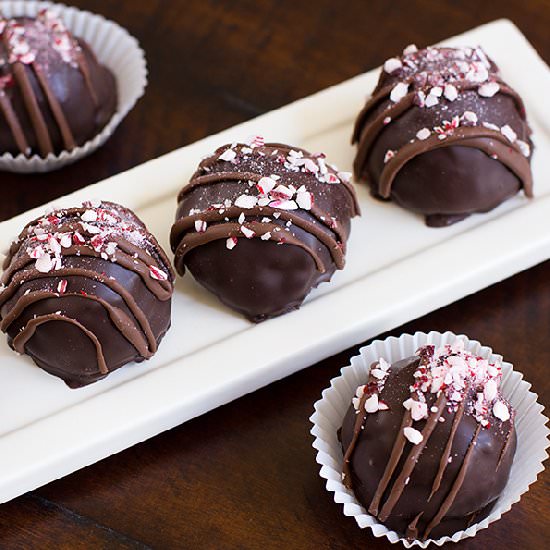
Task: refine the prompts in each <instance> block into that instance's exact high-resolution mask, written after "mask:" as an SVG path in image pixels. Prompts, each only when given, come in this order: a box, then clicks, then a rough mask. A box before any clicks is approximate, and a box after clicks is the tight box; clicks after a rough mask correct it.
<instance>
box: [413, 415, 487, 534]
mask: <svg viewBox="0 0 550 550" xmlns="http://www.w3.org/2000/svg"><path fill="white" fill-rule="evenodd" d="M480 430H481V424H479V423H478V425H477V427H476V431H475V432H474V436H473V437H472V440H471V441H470V445H469V446H468V450H467V451H466V455H465V456H464V460H463V461H462V465H461V466H460V470H459V471H458V474H457V476H456V478H455V480H454V482H453V485H452V487H451V489H450V491H449V493H448V494H447V496H446V497H445V500H444V501H443V502H442V503H441V506H440V508H439V510H438V511H437V513H436V514H435V516H434V517H433V518H432V520H431V521H430V523H428V526H427V527H426V530H425V531H424V534H423V538H424V539H427V538H428V536H429V535H430V533H431V531H432V530H433V528H434V527H435V526H436V525H439V523H440V522H441V520H442V519H443V517H445V514H446V513H447V512H448V511H449V509H450V507H451V506H452V504H453V502H454V500H455V498H456V495H457V494H458V492H459V491H460V487H461V486H462V484H463V483H464V478H465V477H466V471H467V470H468V466H469V465H470V457H471V455H472V453H473V451H474V449H475V445H476V442H477V437H478V435H479V431H480Z"/></svg>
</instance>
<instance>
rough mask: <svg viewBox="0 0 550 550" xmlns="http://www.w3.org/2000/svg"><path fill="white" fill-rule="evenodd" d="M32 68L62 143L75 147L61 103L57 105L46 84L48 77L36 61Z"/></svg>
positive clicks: (66, 146) (67, 146)
mask: <svg viewBox="0 0 550 550" xmlns="http://www.w3.org/2000/svg"><path fill="white" fill-rule="evenodd" d="M32 68H33V69H34V73H35V74H36V78H37V80H38V82H39V83H40V86H41V88H42V91H43V92H44V96H45V97H46V99H47V101H48V104H49V106H50V109H51V111H52V114H53V116H54V118H55V121H56V122H57V126H58V127H59V131H60V133H61V138H62V139H63V145H64V146H65V149H68V150H69V151H70V150H71V149H74V147H76V143H75V141H74V137H73V133H72V132H71V129H70V127H69V123H68V122H67V119H66V118H65V115H64V114H63V110H62V109H61V105H59V101H57V98H56V97H55V94H54V93H53V91H52V89H51V88H50V85H49V84H48V79H47V77H46V75H45V74H44V72H43V71H42V69H41V68H40V66H39V65H38V63H33V64H32Z"/></svg>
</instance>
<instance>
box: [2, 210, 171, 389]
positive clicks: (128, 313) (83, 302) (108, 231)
mask: <svg viewBox="0 0 550 550" xmlns="http://www.w3.org/2000/svg"><path fill="white" fill-rule="evenodd" d="M94 216H97V220H93V219H92V218H94ZM84 220H88V221H84ZM90 220H91V221H90ZM43 235H45V236H53V238H54V239H55V242H54V243H51V244H50V241H49V240H48V239H44V240H43V241H39V240H37V239H42V238H43ZM37 245H38V246H40V247H41V250H42V252H44V251H45V252H46V253H47V254H48V255H49V256H51V258H52V260H55V259H56V258H59V263H58V265H55V264H54V265H52V266H51V267H50V269H47V267H49V266H46V268H44V266H41V265H39V264H38V263H37V262H39V260H38V259H34V257H31V256H30V254H33V255H36V247H37ZM33 251H34V252H33ZM55 251H57V254H54V252H55ZM4 269H5V272H4V274H3V277H2V283H3V285H5V286H4V288H3V290H2V293H1V294H0V315H1V318H2V325H1V328H2V330H3V331H4V332H7V334H8V342H9V344H10V346H12V347H14V348H15V349H16V350H18V351H20V352H24V353H26V354H27V355H29V356H30V357H32V359H33V360H34V362H35V363H36V364H37V365H38V366H39V367H41V368H42V369H44V370H45V371H47V372H49V373H50V374H53V375H55V376H58V377H59V378H62V379H63V380H64V381H65V382H66V383H67V384H68V385H69V386H71V387H79V386H84V385H86V384H90V383H92V382H95V381H96V380H99V379H100V378H104V377H105V376H107V374H108V373H109V372H111V371H113V370H115V369H118V368H119V367H121V366H123V365H125V364H126V363H129V362H130V361H142V360H144V359H148V358H150V357H151V356H152V355H153V354H154V353H155V351H156V349H157V346H158V343H159V342H160V340H161V339H162V337H163V336H164V334H165V333H166V331H167V330H168V328H169V327H170V305H171V295H172V290H173V278H174V275H173V273H172V271H171V268H170V265H169V261H168V259H167V258H166V255H165V253H164V252H163V251H162V249H161V247H160V245H159V244H158V243H157V241H156V240H155V238H154V237H153V236H152V235H151V234H150V233H149V232H148V231H147V229H146V228H145V226H144V225H143V223H142V222H141V221H140V220H139V219H138V218H137V217H136V216H135V215H134V214H133V213H132V212H131V211H129V210H127V209H126V208H124V207H122V206H119V205H116V204H114V203H105V202H103V203H101V204H99V205H98V206H92V205H90V204H86V205H84V206H83V208H73V209H68V210H57V211H54V212H53V213H52V214H49V215H47V216H45V217H43V218H39V219H37V220H35V221H34V222H31V223H30V224H29V225H27V226H26V227H25V229H24V230H23V231H22V233H21V235H20V236H19V238H18V239H17V240H16V241H14V243H13V244H12V246H11V249H10V252H9V254H8V257H7V258H6V261H5V264H4ZM54 321H55V322H54ZM36 323H38V324H36ZM35 324H36V326H34V325H35ZM33 329H35V330H34V332H33Z"/></svg>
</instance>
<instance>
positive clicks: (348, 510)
mask: <svg viewBox="0 0 550 550" xmlns="http://www.w3.org/2000/svg"><path fill="white" fill-rule="evenodd" d="M456 338H460V339H463V340H464V343H465V348H466V349H467V350H469V351H472V352H474V353H475V354H477V355H480V356H482V357H484V358H487V359H489V360H490V361H496V360H498V361H501V362H502V357H501V356H500V355H496V354H494V353H493V351H492V350H491V348H488V347H486V346H482V345H481V344H480V343H479V342H476V341H474V340H469V339H468V337H466V336H464V335H460V336H457V335H455V334H453V333H452V332H445V333H444V334H442V333H440V332H430V333H429V334H426V333H423V332H417V333H415V334H414V335H411V334H404V335H402V336H401V337H400V338H395V337H393V336H392V337H390V338H387V339H386V340H376V341H374V342H372V343H371V344H370V345H368V346H365V347H363V348H361V349H360V350H359V355H357V356H355V357H353V358H352V359H351V365H350V366H348V367H345V368H343V369H342V371H341V373H342V374H341V375H340V376H338V377H336V378H333V379H332V380H331V384H330V387H329V388H327V389H326V390H324V391H323V393H322V398H321V399H320V400H319V401H317V403H315V413H314V414H313V416H312V417H311V419H310V420H311V422H312V423H313V428H312V429H311V433H312V434H313V435H314V436H315V441H314V442H313V447H314V448H315V449H317V463H318V464H320V465H321V470H320V472H319V474H320V476H321V477H322V478H323V479H326V480H327V483H326V488H327V491H329V492H331V493H334V501H335V502H337V503H341V504H343V505H344V510H343V511H344V515H346V516H352V517H354V518H355V521H356V522H357V524H358V525H359V527H361V528H362V529H364V528H366V527H368V528H370V529H371V531H372V533H373V535H374V536H375V537H386V538H387V539H388V540H389V541H390V542H391V543H396V542H401V543H403V545H404V546H405V547H406V548H410V547H412V546H420V547H421V548H426V547H427V546H428V545H429V544H430V543H434V544H436V545H438V546H441V545H442V544H444V543H446V542H449V541H452V542H458V541H460V540H462V539H465V538H468V537H473V536H474V535H475V534H476V533H477V532H478V531H479V530H480V529H485V528H486V527H488V525H489V524H490V523H492V522H493V521H497V520H498V519H500V517H501V516H502V514H504V513H505V512H507V511H508V510H510V508H511V507H512V504H514V503H515V502H518V501H519V499H520V498H521V495H522V494H523V493H525V491H527V489H528V488H529V485H530V484H531V483H533V482H534V481H535V480H536V479H537V475H538V474H539V473H540V472H541V471H542V470H543V469H544V467H543V462H544V460H545V459H546V458H548V455H547V453H546V449H547V448H548V446H549V445H550V441H549V440H548V434H549V433H550V430H548V428H547V427H546V422H548V418H546V417H545V416H544V415H543V414H542V411H543V409H544V407H543V406H542V405H541V404H540V403H537V394H535V393H533V392H531V391H529V389H530V387H531V384H529V383H528V382H526V381H525V380H523V375H522V374H521V373H519V372H517V371H514V370H513V368H512V365H511V364H510V363H506V362H502V373H503V376H502V384H501V391H502V394H503V395H504V396H505V397H506V399H507V400H508V401H509V402H510V404H511V405H512V407H514V409H515V410H516V417H515V425H516V430H517V437H518V443H517V450H516V454H515V456H514V462H513V465H512V470H511V472H510V478H509V480H508V483H507V484H506V487H505V489H504V491H503V493H502V495H501V496H500V498H499V499H498V501H497V502H496V503H495V506H494V508H493V510H492V512H491V514H490V515H489V516H488V517H486V518H485V519H484V520H483V521H480V522H479V523H476V524H474V525H472V526H470V527H469V528H468V529H466V530H463V531H457V532H456V533H454V534H453V535H452V536H451V537H449V536H445V537H441V538H439V539H427V540H426V541H423V542H422V541H418V540H415V541H413V542H409V541H407V540H406V539H404V538H403V537H401V536H400V535H399V534H398V533H396V532H395V531H392V530H390V529H388V528H386V527H385V526H384V525H382V524H381V523H380V522H379V521H378V520H377V519H376V518H375V517H373V516H371V515H370V514H368V513H367V511H366V510H365V508H364V507H363V506H362V505H361V504H359V502H358V501H357V500H356V498H355V495H354V494H353V491H351V490H349V489H347V488H346V487H345V486H344V484H343V483H342V463H343V455H342V448H341V446H340V443H339V441H338V438H337V430H338V429H339V428H340V427H341V426H342V421H343V418H344V415H345V413H346V411H347V409H348V407H349V405H350V403H351V399H352V397H353V396H354V395H355V390H356V389H357V387H358V386H359V385H361V384H364V383H365V381H366V380H367V379H368V374H369V370H370V365H371V364H372V363H373V362H375V361H378V359H379V358H380V357H383V358H384V359H386V360H387V361H388V362H389V363H393V362H395V361H398V360H399V359H404V358H406V357H410V356H411V355H414V353H415V351H416V350H417V349H418V348H419V347H421V346H423V345H425V344H435V345H436V346H441V345H445V344H450V343H452V342H454V340H455V339H456Z"/></svg>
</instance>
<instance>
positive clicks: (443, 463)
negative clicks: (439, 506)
mask: <svg viewBox="0 0 550 550" xmlns="http://www.w3.org/2000/svg"><path fill="white" fill-rule="evenodd" d="M467 391H468V388H466V390H465V392H464V393H465V394H466V393H467ZM465 401H466V399H463V400H462V401H461V402H460V404H459V405H458V408H457V410H456V413H455V416H454V418H453V423H452V425H451V432H450V433H449V437H448V439H447V443H446V444H445V449H444V450H443V454H442V455H441V459H440V460H439V468H438V470H437V473H436V475H435V478H434V481H433V483H432V490H431V492H430V496H429V497H428V502H430V500H431V499H432V497H433V496H434V495H435V493H436V492H437V491H438V489H439V487H440V486H441V480H442V479H443V474H444V473H445V470H446V469H447V465H448V464H449V457H450V456H451V451H452V449H453V441H454V438H455V434H456V430H457V429H458V425H459V424H460V421H461V420H462V415H463V414H464V407H465V406H466V405H465Z"/></svg>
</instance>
